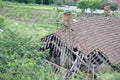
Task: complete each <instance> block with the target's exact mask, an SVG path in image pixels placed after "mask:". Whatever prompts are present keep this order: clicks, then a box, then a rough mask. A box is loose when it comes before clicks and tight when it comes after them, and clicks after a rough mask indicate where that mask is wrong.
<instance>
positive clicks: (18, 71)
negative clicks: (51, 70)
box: [0, 26, 47, 80]
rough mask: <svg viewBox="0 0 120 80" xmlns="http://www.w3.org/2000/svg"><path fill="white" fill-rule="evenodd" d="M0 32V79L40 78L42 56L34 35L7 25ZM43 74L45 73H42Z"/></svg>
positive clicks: (22, 79) (26, 79)
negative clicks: (27, 34) (26, 34)
mask: <svg viewBox="0 0 120 80" xmlns="http://www.w3.org/2000/svg"><path fill="white" fill-rule="evenodd" d="M3 30H4V31H3V32H2V33H0V80H41V79H40V76H43V75H42V74H41V73H43V72H42V71H44V69H42V67H43V66H44V65H43V64H42V63H43V62H42V58H44V57H45V56H46V55H47V54H46V53H47V52H45V53H42V52H39V51H38V49H39V47H40V44H38V42H37V41H36V39H35V37H34V36H25V35H21V33H24V32H23V31H21V30H19V29H17V27H13V26H9V27H5V28H4V29H3ZM44 74H45V73H44Z"/></svg>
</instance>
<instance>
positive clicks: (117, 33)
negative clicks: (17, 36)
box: [55, 16, 120, 64]
mask: <svg viewBox="0 0 120 80" xmlns="http://www.w3.org/2000/svg"><path fill="white" fill-rule="evenodd" d="M55 34H57V35H58V36H59V37H60V38H61V40H62V41H63V42H64V43H66V44H67V45H68V46H69V47H70V46H72V47H78V49H79V50H81V51H83V52H84V53H86V54H89V53H90V52H91V51H93V50H95V49H99V50H101V51H102V52H103V53H105V54H106V55H107V56H108V57H109V60H110V61H111V62H112V63H115V64H118V63H120V18H118V17H113V16H109V18H107V17H105V16H92V17H89V18H84V19H80V20H78V21H77V22H75V23H72V24H71V25H70V27H67V28H66V27H65V26H62V27H61V28H60V29H58V30H57V31H55Z"/></svg>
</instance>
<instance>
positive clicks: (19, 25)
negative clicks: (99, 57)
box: [0, 2, 120, 80]
mask: <svg viewBox="0 0 120 80" xmlns="http://www.w3.org/2000/svg"><path fill="white" fill-rule="evenodd" d="M1 5H2V6H1ZM46 8H47V9H46ZM53 8H54V6H44V5H35V4H27V5H26V4H22V3H21V4H18V3H10V2H0V14H1V16H0V29H2V30H3V31H2V32H0V80H63V78H64V75H65V74H64V72H62V71H61V72H58V73H57V74H54V73H52V72H51V67H50V66H49V65H47V64H45V63H44V62H43V58H44V57H46V56H47V55H48V51H46V52H40V51H39V47H40V46H41V45H40V44H39V39H40V38H41V37H43V36H45V35H47V34H50V33H51V32H53V31H54V30H55V29H57V25H56V23H55V21H56V18H58V17H60V14H61V13H60V12H57V11H55V10H54V9H53ZM58 15H59V16H58ZM61 19H62V18H60V20H61ZM60 24H62V22H61V23H60ZM110 73H111V72H100V75H99V78H100V79H101V78H105V80H110V78H111V76H112V78H111V79H113V80H120V78H119V76H118V75H119V73H118V72H113V74H110ZM103 74H104V75H105V76H104V75H103ZM85 75H86V74H85V73H84V72H79V73H78V74H76V75H75V77H72V78H71V80H76V79H81V80H82V78H83V77H85ZM106 76H107V78H106ZM109 77H110V78H109Z"/></svg>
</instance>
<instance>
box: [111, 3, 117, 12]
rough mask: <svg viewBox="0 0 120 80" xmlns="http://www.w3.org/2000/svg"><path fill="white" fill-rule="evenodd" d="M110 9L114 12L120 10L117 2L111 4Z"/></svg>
mask: <svg viewBox="0 0 120 80" xmlns="http://www.w3.org/2000/svg"><path fill="white" fill-rule="evenodd" d="M110 8H111V10H112V11H115V10H118V3H116V2H113V3H111V4H110Z"/></svg>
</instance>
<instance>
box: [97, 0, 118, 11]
mask: <svg viewBox="0 0 120 80" xmlns="http://www.w3.org/2000/svg"><path fill="white" fill-rule="evenodd" d="M106 2H108V0H100V4H99V6H98V9H104V4H105V3H106ZM110 8H111V10H112V11H115V10H118V3H116V2H112V3H110Z"/></svg>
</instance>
